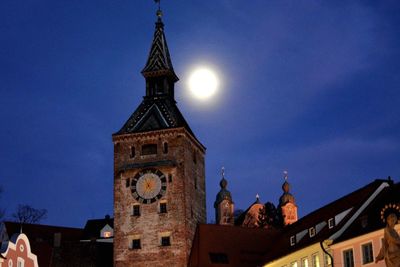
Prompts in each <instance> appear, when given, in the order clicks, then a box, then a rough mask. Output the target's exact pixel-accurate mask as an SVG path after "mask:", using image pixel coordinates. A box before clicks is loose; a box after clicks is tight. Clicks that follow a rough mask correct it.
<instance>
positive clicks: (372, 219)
mask: <svg viewBox="0 0 400 267" xmlns="http://www.w3.org/2000/svg"><path fill="white" fill-rule="evenodd" d="M399 203H400V183H397V184H393V183H392V184H391V185H390V186H389V187H386V188H385V189H384V190H383V191H382V193H381V194H379V196H378V197H377V198H376V199H374V201H373V202H372V203H371V205H369V206H368V208H367V209H365V210H364V211H363V212H362V213H361V214H360V216H359V217H358V218H357V220H355V221H354V223H353V224H352V225H351V226H350V227H349V228H348V229H347V230H346V231H345V232H344V233H343V234H342V235H341V236H340V237H339V238H338V239H337V240H335V242H334V243H339V242H341V241H344V240H348V239H351V238H353V237H357V236H360V235H363V234H366V233H370V232H373V231H376V230H378V229H382V228H384V227H385V226H386V224H385V222H383V221H382V220H381V216H380V215H381V214H380V212H381V210H382V209H383V207H384V206H385V205H387V204H399Z"/></svg>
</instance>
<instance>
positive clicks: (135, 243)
mask: <svg viewBox="0 0 400 267" xmlns="http://www.w3.org/2000/svg"><path fill="white" fill-rule="evenodd" d="M141 248H142V246H141V245H140V238H135V239H133V240H132V249H141Z"/></svg>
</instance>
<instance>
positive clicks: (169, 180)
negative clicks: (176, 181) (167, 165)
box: [168, 174, 172, 183]
mask: <svg viewBox="0 0 400 267" xmlns="http://www.w3.org/2000/svg"><path fill="white" fill-rule="evenodd" d="M168 182H169V183H172V174H168Z"/></svg>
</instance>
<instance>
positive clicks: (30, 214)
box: [11, 205, 47, 224]
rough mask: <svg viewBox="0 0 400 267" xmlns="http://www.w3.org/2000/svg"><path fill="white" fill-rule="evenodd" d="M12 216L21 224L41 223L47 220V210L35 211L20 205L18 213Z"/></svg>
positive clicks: (27, 206) (28, 206)
mask: <svg viewBox="0 0 400 267" xmlns="http://www.w3.org/2000/svg"><path fill="white" fill-rule="evenodd" d="M11 216H12V217H13V218H14V220H15V221H16V222H19V223H20V224H25V223H39V222H40V221H41V220H43V219H45V218H46V216H47V210H46V209H35V208H33V207H31V206H30V205H18V208H17V211H16V212H15V213H13V214H12V215H11Z"/></svg>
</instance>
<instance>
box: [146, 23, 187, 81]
mask: <svg viewBox="0 0 400 267" xmlns="http://www.w3.org/2000/svg"><path fill="white" fill-rule="evenodd" d="M142 74H143V76H144V77H146V78H147V77H152V76H160V75H168V76H171V77H172V78H173V80H174V81H175V82H176V81H178V80H179V79H178V76H176V74H175V72H174V68H173V66H172V61H171V56H170V54H169V49H168V45H167V40H166V38H165V34H164V23H163V22H162V21H161V17H158V21H157V22H156V30H155V32H154V38H153V42H152V44H151V48H150V53H149V56H148V57H147V62H146V65H145V67H144V68H143V70H142Z"/></svg>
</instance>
